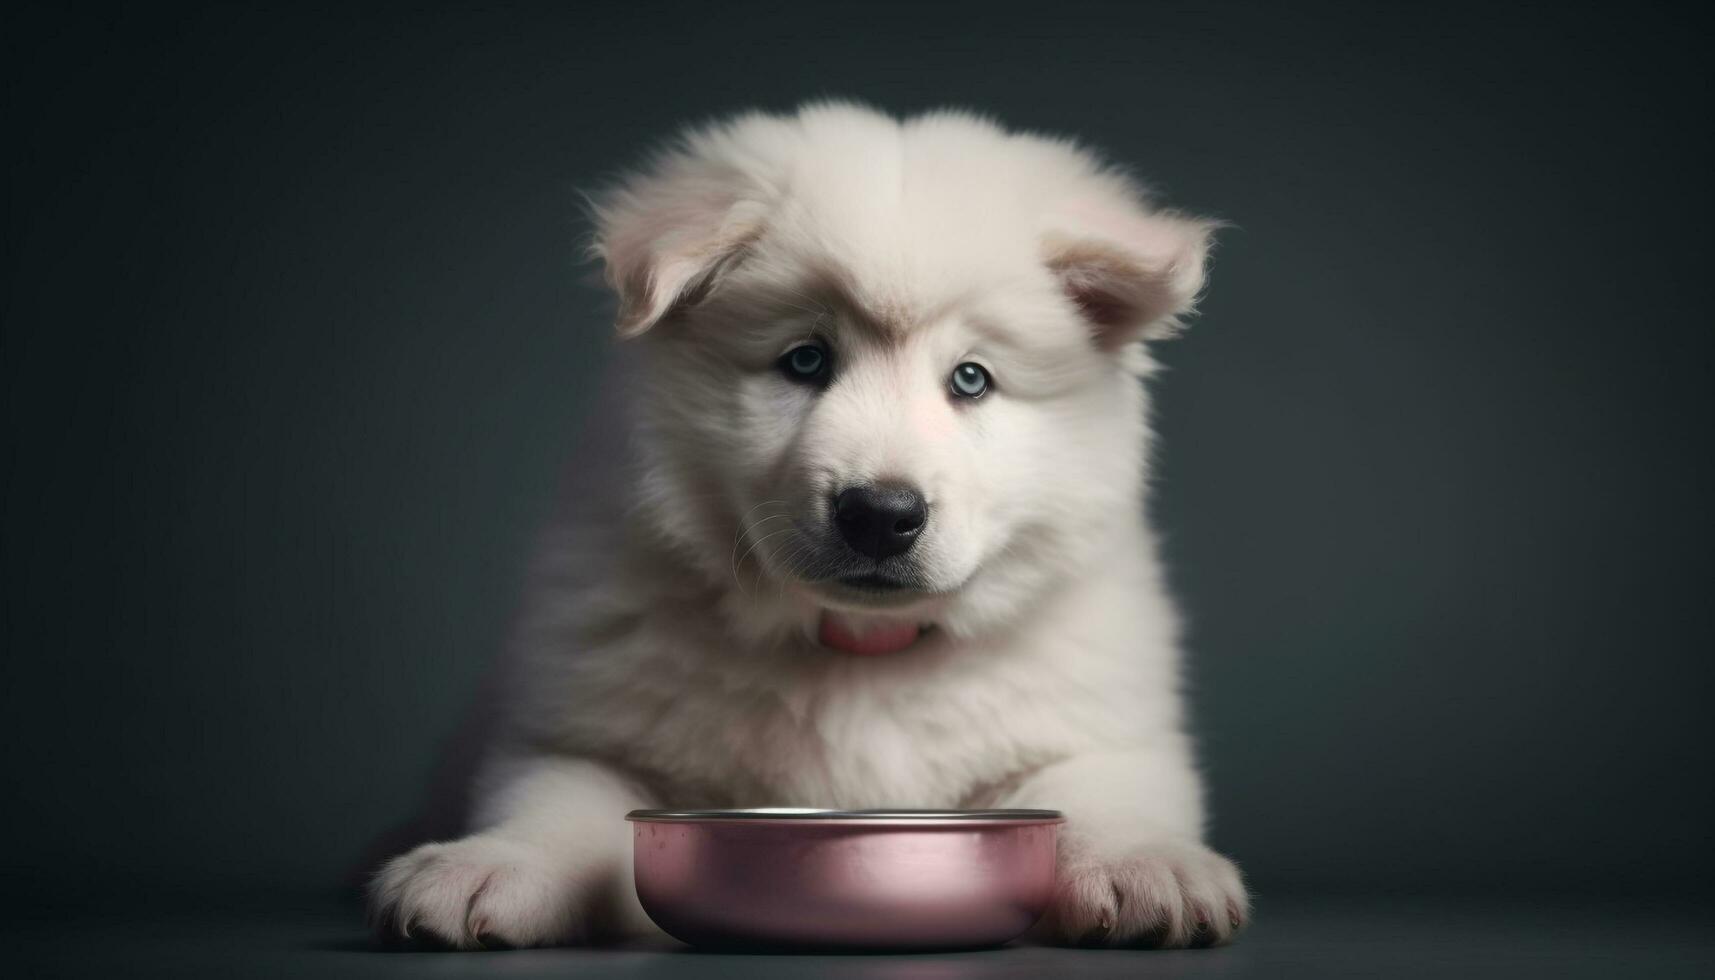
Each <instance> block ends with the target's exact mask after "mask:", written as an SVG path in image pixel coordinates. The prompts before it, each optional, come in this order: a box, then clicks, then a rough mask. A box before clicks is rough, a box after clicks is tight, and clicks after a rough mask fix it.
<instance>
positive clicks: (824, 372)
mask: <svg viewBox="0 0 1715 980" xmlns="http://www.w3.org/2000/svg"><path fill="white" fill-rule="evenodd" d="M595 210H596V217H597V224H598V236H597V244H596V251H597V253H598V254H599V255H600V256H601V257H602V259H603V260H604V262H605V263H606V272H607V277H608V280H609V282H610V283H611V284H612V286H613V288H614V290H615V291H616V292H617V294H618V297H619V300H620V316H619V330H620V333H621V334H622V335H623V336H625V337H628V338H637V339H638V341H639V343H641V344H642V345H643V346H644V347H645V348H646V350H647V353H648V367H647V370H646V378H645V386H644V389H643V392H642V398H643V405H642V406H641V409H642V411H641V418H642V420H643V433H642V434H643V436H644V438H643V439H642V444H643V449H644V452H645V454H646V459H645V463H646V466H645V476H644V485H643V487H642V489H641V493H642V496H643V500H642V510H643V512H644V513H645V514H646V515H647V516H648V517H649V519H650V520H651V522H652V524H653V525H654V527H655V528H656V529H657V530H659V531H660V532H662V533H664V534H665V535H666V536H667V537H668V538H669V539H670V540H672V541H673V542H674V543H675V544H676V545H677V546H679V548H680V553H682V554H684V555H686V556H687V557H688V559H689V560H690V561H691V562H693V563H695V564H697V565H699V566H700V567H701V568H702V569H703V571H704V572H705V573H706V574H707V575H708V576H710V578H711V580H712V581H713V582H716V583H719V584H720V585H722V587H724V588H727V589H728V590H729V593H730V595H729V599H730V601H731V603H732V608H734V609H735V610H737V611H739V613H740V617H741V618H748V622H750V624H751V625H755V626H759V627H760V628H763V629H766V628H767V626H768V625H774V626H781V625H793V626H798V627H802V628H806V629H808V630H810V631H811V632H812V633H813V634H814V635H817V636H818V637H819V638H820V640H821V641H822V642H823V643H824V644H825V645H828V646H832V647H835V648H838V649H843V650H847V651H850V652H858V653H876V652H885V651H888V650H892V649H896V648H900V647H904V646H908V645H910V644H912V643H913V642H916V641H917V640H918V639H919V638H920V637H921V635H922V634H923V632H924V630H925V628H927V627H935V626H939V627H941V628H943V629H945V630H946V631H948V632H950V633H954V634H959V635H967V636H968V635H976V634H979V633H981V632H982V631H984V630H987V629H993V628H996V627H998V626H1001V625H1003V624H1004V623H1005V622H1006V621H1007V619H1008V617H1010V616H1014V615H1017V614H1019V613H1020V612H1021V611H1023V610H1026V609H1027V608H1028V607H1029V604H1030V601H1031V600H1032V599H1033V598H1034V597H1036V596H1037V595H1039V594H1040V593H1041V592H1042V591H1043V590H1044V589H1045V588H1046V587H1049V586H1051V585H1052V584H1053V583H1054V582H1056V581H1058V580H1060V579H1063V578H1064V577H1065V576H1066V575H1068V574H1071V573H1074V572H1079V571H1087V570H1088V569H1089V568H1090V567H1091V566H1092V565H1093V564H1094V563H1097V562H1099V561H1100V558H1101V551H1102V549H1103V548H1104V547H1105V546H1109V545H1110V544H1111V543H1113V542H1115V541H1120V540H1135V539H1134V538H1132V537H1131V536H1130V535H1128V534H1125V533H1123V531H1124V529H1126V528H1129V526H1130V525H1131V524H1132V523H1133V522H1135V521H1137V520H1139V519H1140V514H1141V501H1140V496H1139V495H1140V491H1141V481H1142V477H1143V466H1144V440H1145V435H1146V433H1145V409H1146V406H1145V404H1144V391H1143V388H1142V385H1141V384H1140V383H1139V381H1138V378H1139V376H1140V375H1141V374H1142V373H1144V372H1145V371H1146V370H1147V368H1148V366H1149V360H1148V356H1147V354H1146V352H1145V350H1144V347H1143V344H1142V343H1141V341H1143V340H1146V339H1149V338H1157V337H1164V336H1168V335H1170V334H1171V333H1172V332H1173V330H1174V329H1175V328H1176V326H1177V324H1178V321H1179V318H1180V317H1181V316H1182V315H1183V314H1185V313H1186V312H1187V311H1188V310H1189V309H1190V307H1191V304H1192V302H1193V301H1194V299H1195V298H1196V296H1197V294H1198V291H1199V290H1200V289H1201V288H1202V285H1203V273H1204V260H1205V254H1206V251H1207V247H1208V243H1209V238H1210V234H1211V231H1212V228H1213V226H1212V224H1211V223H1210V222H1206V221H1201V220H1196V219H1192V218H1187V217H1183V216H1180V215H1176V214H1172V213H1166V212H1162V211H1159V210H1156V209H1154V208H1152V207H1151V206H1150V204H1149V202H1148V201H1147V200H1146V199H1145V197H1144V196H1143V195H1142V194H1141V192H1140V191H1139V189H1138V188H1137V187H1136V186H1135V185H1134V184H1132V183H1131V182H1130V181H1129V180H1127V179H1126V178H1125V177H1123V176H1121V175H1119V174H1117V173H1115V172H1114V171H1112V170H1110V169H1107V168H1106V167H1104V166H1103V165H1102V164H1101V163H1099V162H1098V161H1097V160H1095V159H1094V158H1093V157H1091V156H1090V155H1088V154H1087V153H1085V152H1083V151H1081V150H1079V149H1078V148H1076V147H1074V146H1073V145H1071V144H1069V143H1067V142H1064V141H1059V140H1051V139H1045V138H1041V137H1037V136H1029V135H1020V134H1013V133H1007V132H1005V131H1003V130H1001V129H999V128H997V127H995V126H994V125H992V124H990V123H987V122H985V121H982V120H979V119H975V118H972V117H970V116H965V115H958V114H950V113H941V114H932V115H928V116H922V117H918V118H915V119H911V120H908V121H905V122H898V121H896V120H894V119H891V118H889V117H886V116H883V115H880V114H878V113H875V112H872V111H869V110H865V109H860V108H856V107H852V106H845V105H822V106H815V107H811V108H807V109H804V110H802V111H801V112H799V113H797V114H795V115H792V116H786V117H779V116H767V115H751V116H745V117H741V118H739V119H736V120H733V121H731V122H727V123H724V124H721V125H717V126H713V127H711V128H706V129H702V130H699V131H696V132H693V133H691V134H689V135H688V136H686V137H684V138H683V139H682V140H681V142H680V143H678V144H677V145H676V146H675V147H674V148H673V149H671V150H669V151H667V152H665V153H663V154H662V155H661V156H660V157H658V158H657V159H656V160H655V161H654V162H653V164H652V165H651V166H650V167H649V168H647V169H646V170H645V171H644V172H642V173H640V174H639V175H637V176H634V177H633V178H631V179H630V180H628V181H626V182H624V183H623V184H622V185H621V186H620V187H619V188H617V189H616V190H614V191H612V192H610V193H608V194H607V195H605V196H604V197H602V198H601V199H599V200H598V201H597V203H596V207H595ZM1097 574H1099V571H1098V572H1097Z"/></svg>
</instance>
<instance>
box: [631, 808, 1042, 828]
mask: <svg viewBox="0 0 1715 980" xmlns="http://www.w3.org/2000/svg"><path fill="white" fill-rule="evenodd" d="M625 819H626V820H629V821H631V822H633V823H770V824H786V823H812V824H828V823H846V824H873V825H878V826H899V825H905V824H909V825H915V826H925V825H928V826H934V825H940V826H961V827H963V826H970V825H971V824H1009V825H1015V826H1017V825H1026V824H1057V823H1065V822H1066V816H1065V814H1063V813H1061V812H1060V811H1059V810H1010V809H1005V810H937V809H911V808H897V807H895V808H888V809H877V810H825V809H821V808H818V807H748V808H736V809H710V810H633V811H631V812H630V813H627V814H626V815H625Z"/></svg>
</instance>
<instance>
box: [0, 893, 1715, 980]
mask: <svg viewBox="0 0 1715 980" xmlns="http://www.w3.org/2000/svg"><path fill="white" fill-rule="evenodd" d="M240 904H241V907H242V910H241V911H202V912H187V911H173V910H172V909H171V908H170V907H164V906H163V905H162V903H150V904H149V905H148V906H147V907H144V908H142V909H140V910H139V911H138V912H137V913H136V914H130V915H123V916H121V915H115V914H101V915H80V916H73V915H59V916H42V917H39V918H34V919H23V920H20V919H16V918H14V919H13V920H12V921H10V922H9V923H7V926H6V932H8V933H11V934H12V939H11V941H9V942H8V946H10V947H11V951H10V952H9V953H8V954H7V958H8V959H9V960H10V964H11V966H10V967H9V968H7V970H6V973H7V974H8V975H10V976H15V977H57V976H84V975H89V976H95V975H110V976H179V977H204V976H206V977H300V976H301V977H326V978H339V977H405V976H411V977H419V976H421V977H479V976H480V977H503V978H525V977H557V978H563V977H636V978H657V977H659V978H667V977H732V978H769V977H793V978H797V977H816V978H833V980H842V978H851V980H860V978H861V980H871V978H875V980H963V978H966V977H991V976H992V977H1019V978H1025V977H1029V978H1037V977H1047V978H1053V980H1074V978H1082V977H1164V978H1165V977H1173V978H1178V977H1239V976H1244V977H1271V978H1273V977H1279V978H1291V977H1338V976H1367V977H1418V976H1425V977H1427V976H1435V977H1459V978H1468V977H1521V976H1555V977H1605V978H1606V977H1623V978H1642V977H1703V978H1707V977H1715V909H1712V908H1710V907H1709V906H1699V905H1685V904H1682V903H1675V902H1668V901H1663V902H1660V903H1640V902H1636V901H1632V902H1625V903H1614V904H1611V905H1600V904H1596V903H1592V902H1587V901H1586V902H1566V901H1537V902H1498V901H1482V902H1473V901H1468V900H1454V899H1436V900H1423V899H1416V900H1413V899H1373V900H1362V901H1360V900H1355V899H1329V898H1315V899H1309V898H1305V899H1287V898H1275V899H1272V900H1270V899H1265V900H1264V901H1263V902H1261V903H1259V907H1258V916H1257V920H1256V923H1255V925H1254V926H1252V928H1251V929H1250V930H1249V931H1248V932H1247V933H1245V934H1244V935H1243V936H1242V937H1241V938H1240V940H1239V941H1238V942H1237V943H1236V944H1234V945H1232V946H1229V947H1226V948H1223V949H1216V950H1196V951H1184V952H1146V951H1119V950H1111V951H1110V950H1065V949H1044V948H1036V947H1009V948H1006V949H998V950H991V951H986V952H966V953H946V954H932V955H921V954H919V955H897V956H894V955H873V956H803V955H780V956H767V955H712V954H700V953H696V952H692V951H689V950H687V949H684V948H682V947H677V946H673V945H669V944H666V943H662V944H656V945H647V946H637V947H631V948H624V949H604V950H583V949H561V950H520V951H510V952H492V953H427V952H387V951H381V950H378V949H375V948H374V947H372V946H371V945H370V944H369V942H368V940H367V938H366V936H365V934H364V932H363V929H362V926H361V922H360V918H359V915H358V912H357V910H356V909H355V908H352V907H350V906H348V905H346V904H344V903H341V902H338V901H335V900H332V899H329V900H326V901H320V902H297V903H257V902H255V901H246V902H244V903H240ZM20 967H21V969H19V968H20Z"/></svg>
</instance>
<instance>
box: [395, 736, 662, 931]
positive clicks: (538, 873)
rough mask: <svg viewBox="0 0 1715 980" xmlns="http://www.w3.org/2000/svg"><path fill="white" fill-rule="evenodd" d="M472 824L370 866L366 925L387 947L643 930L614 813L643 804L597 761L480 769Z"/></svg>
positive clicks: (549, 760) (534, 761)
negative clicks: (481, 787) (484, 783)
mask: <svg viewBox="0 0 1715 980" xmlns="http://www.w3.org/2000/svg"><path fill="white" fill-rule="evenodd" d="M491 775H492V777H493V778H492V780H491V785H492V786H493V789H492V791H491V792H489V793H488V794H487V796H486V797H485V799H484V801H483V804H482V805H481V807H480V808H479V810H478V812H477V815H476V816H477V819H476V826H478V827H480V828H483V829H481V830H479V831H478V832H477V833H475V834H472V835H471V836H469V837H465V838H463V839H461V840H456V841H451V842H448V843H435V844H424V845H423V846H422V847H419V848H417V849H416V850H414V851H412V852H410V853H409V854H405V855H403V856H401V857H397V858H394V859H393V860H392V861H390V862H388V863H387V864H386V865H385V866H383V867H382V869H381V871H380V872H379V873H377V875H376V876H375V880H374V882H373V883H372V885H371V887H370V893H369V902H370V920H371V922H372V923H373V924H374V926H375V928H376V930H377V932H378V933H379V934H380V935H381V936H382V937H383V938H384V939H390V940H399V939H414V940H418V941H423V942H428V943H431V944H436V945H445V946H452V947H456V948H460V949H473V948H482V947H492V946H547V945H555V944H563V943H577V942H590V941H599V940H602V939H610V938H616V937H618V936H621V935H628V934H636V933H638V932H643V931H647V930H649V929H652V928H653V926H651V925H650V924H649V920H648V919H647V917H645V916H644V914H643V909H642V908H641V907H640V906H639V905H638V904H637V894H636V891H635V890H634V889H633V888H632V887H631V828H630V825H629V824H627V823H626V822H625V820H624V819H623V818H624V816H625V813H626V811H628V810H633V809H638V808H642V807H647V806H650V805H651V803H650V801H649V800H648V799H646V798H645V796H644V795H643V793H642V792H641V791H640V790H639V789H638V788H637V787H636V786H634V785H633V784H632V783H631V782H630V781H628V780H626V779H624V778H623V777H621V776H620V775H619V774H618V773H616V772H614V771H613V770H612V769H609V768H608V767H606V766H603V765H601V764H600V763H596V762H590V761H588V760H583V759H573V758H564V757H549V756H537V757H531V758H528V759H524V760H512V761H509V762H507V763H505V764H504V765H503V766H501V767H499V768H498V769H497V770H496V771H494V772H493V773H491Z"/></svg>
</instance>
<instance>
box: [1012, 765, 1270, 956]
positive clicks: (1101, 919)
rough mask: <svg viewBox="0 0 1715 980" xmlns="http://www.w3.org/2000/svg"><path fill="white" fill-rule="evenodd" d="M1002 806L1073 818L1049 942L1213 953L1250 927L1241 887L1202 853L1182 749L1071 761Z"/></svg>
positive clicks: (1197, 801) (1045, 932)
mask: <svg viewBox="0 0 1715 980" xmlns="http://www.w3.org/2000/svg"><path fill="white" fill-rule="evenodd" d="M1002 805H1004V806H1009V807H1037V808H1047V809H1059V810H1062V811H1064V812H1065V814H1066V818H1067V820H1066V825H1065V827H1064V828H1062V833H1061V838H1060V871H1059V880H1058V883H1057V885H1056V893H1055V897H1054V903H1053V905H1052V906H1051V907H1050V908H1049V911H1048V914H1047V915H1046V916H1044V917H1043V920H1042V923H1041V924H1040V926H1039V927H1038V929H1037V934H1038V935H1039V936H1040V937H1041V938H1043V939H1046V940H1048V941H1050V942H1058V943H1070V944H1078V945H1097V946H1161V947H1181V946H1208V945H1217V944H1220V943H1224V942H1227V941H1228V940H1230V939H1231V938H1232V937H1233V935H1234V934H1235V933H1237V932H1238V931H1239V930H1240V929H1242V928H1243V927H1244V925H1245V921H1246V919H1247V917H1248V916H1249V914H1250V900H1249V897H1248V896H1247V894H1246V892H1245V886H1244V882H1243V880H1242V879H1241V878H1240V876H1239V871H1238V868H1236V867H1234V865H1233V863H1232V862H1231V861H1229V860H1227V859H1226V858H1224V857H1222V856H1221V855H1219V854H1216V853H1215V852H1214V851H1212V850H1210V849H1209V848H1207V847H1205V846H1204V845H1203V842H1202V804H1201V798H1200V787H1199V785H1198V782H1197V777H1196V774H1195V773H1194V772H1193V771H1192V769H1191V766H1190V762H1189V758H1188V755H1187V753H1186V752H1185V751H1184V749H1183V747H1182V746H1171V747H1163V748H1162V749H1158V750H1148V749H1137V750H1131V751H1126V752H1116V753H1113V754H1102V755H1086V756H1077V757H1074V758H1071V759H1067V760H1065V761H1063V762H1060V763H1058V764H1055V765H1052V766H1048V767H1045V768H1043V769H1041V770H1038V771H1037V772H1035V773H1033V774H1031V775H1030V776H1029V777H1027V778H1026V779H1025V780H1024V781H1023V782H1022V783H1021V784H1019V786H1018V787H1017V789H1015V790H1013V791H1012V792H1011V793H1010V794H1008V795H1007V796H1006V798H1005V799H1004V800H1003V803H1002Z"/></svg>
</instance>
